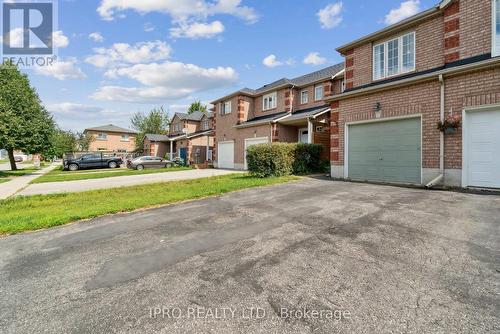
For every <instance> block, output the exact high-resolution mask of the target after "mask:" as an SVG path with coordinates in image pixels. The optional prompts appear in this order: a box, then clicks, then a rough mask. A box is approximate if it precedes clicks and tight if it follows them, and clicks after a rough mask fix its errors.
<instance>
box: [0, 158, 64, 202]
mask: <svg viewBox="0 0 500 334" xmlns="http://www.w3.org/2000/svg"><path fill="white" fill-rule="evenodd" d="M59 165H60V164H52V165H50V166H49V167H45V168H43V169H40V170H38V171H35V172H33V173H32V174H27V175H23V176H18V177H15V178H13V179H12V180H11V181H9V182H5V183H2V184H0V199H6V198H8V197H10V196H13V195H15V194H16V193H17V192H18V191H20V190H22V189H23V188H25V187H26V186H28V185H29V184H30V182H31V181H33V180H35V179H37V178H39V177H40V176H42V175H44V174H47V173H48V172H50V171H51V170H53V169H55V168H56V167H57V166H59Z"/></svg>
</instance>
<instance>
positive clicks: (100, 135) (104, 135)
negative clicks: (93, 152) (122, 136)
mask: <svg viewBox="0 0 500 334" xmlns="http://www.w3.org/2000/svg"><path fill="white" fill-rule="evenodd" d="M97 139H99V140H107V139H108V134H107V133H104V132H101V133H98V134H97Z"/></svg>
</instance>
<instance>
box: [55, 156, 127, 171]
mask: <svg viewBox="0 0 500 334" xmlns="http://www.w3.org/2000/svg"><path fill="white" fill-rule="evenodd" d="M63 164H64V169H65V170H70V171H75V170H79V169H89V168H118V167H120V166H121V165H122V164H123V160H122V158H119V157H114V156H105V155H103V154H100V153H95V154H85V155H82V156H81V157H79V158H70V159H65V160H64V161H63Z"/></svg>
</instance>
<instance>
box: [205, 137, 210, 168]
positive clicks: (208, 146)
mask: <svg viewBox="0 0 500 334" xmlns="http://www.w3.org/2000/svg"><path fill="white" fill-rule="evenodd" d="M209 150H210V136H207V152H206V160H207V162H208V161H209V160H210V157H209V156H208V155H209V153H210V152H208V151H209Z"/></svg>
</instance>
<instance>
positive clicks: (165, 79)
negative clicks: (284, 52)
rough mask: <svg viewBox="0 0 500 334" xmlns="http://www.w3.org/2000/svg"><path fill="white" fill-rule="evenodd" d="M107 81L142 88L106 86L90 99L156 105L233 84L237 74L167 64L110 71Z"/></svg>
mask: <svg viewBox="0 0 500 334" xmlns="http://www.w3.org/2000/svg"><path fill="white" fill-rule="evenodd" d="M106 76H107V77H108V78H120V77H124V78H128V79H131V80H135V81H137V82H139V83H140V84H142V85H143V86H141V87H121V86H112V85H108V86H103V87H101V88H100V89H99V90H98V91H97V92H95V93H94V94H93V95H92V96H91V97H92V98H93V99H96V100H100V101H124V102H153V101H162V100H172V99H180V98H184V97H187V96H189V95H190V94H192V93H195V92H201V91H207V90H210V89H214V88H220V87H224V86H227V85H230V84H234V83H235V82H236V81H237V79H238V74H237V73H236V71H235V70H234V69H233V68H231V67H216V68H202V67H199V66H197V65H193V64H184V63H180V62H170V61H166V62H164V63H159V64H158V63H152V64H137V65H134V66H130V67H124V68H116V69H111V70H109V71H108V72H106Z"/></svg>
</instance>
